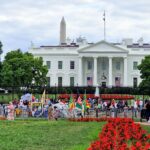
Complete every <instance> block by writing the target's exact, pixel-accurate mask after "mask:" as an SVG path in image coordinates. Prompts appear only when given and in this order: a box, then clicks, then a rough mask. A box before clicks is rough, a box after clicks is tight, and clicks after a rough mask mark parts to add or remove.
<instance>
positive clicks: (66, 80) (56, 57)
mask: <svg viewBox="0 0 150 150" xmlns="http://www.w3.org/2000/svg"><path fill="white" fill-rule="evenodd" d="M29 52H31V53H33V55H34V56H35V57H43V60H44V63H45V64H46V61H51V69H50V70H49V72H48V74H47V77H50V78H51V79H50V80H51V83H50V85H51V86H55V84H56V86H57V85H58V77H59V76H60V77H63V86H69V85H70V77H75V85H77V84H78V85H79V83H80V78H82V79H81V80H82V85H85V86H86V85H87V77H88V76H91V77H93V78H94V66H93V65H94V58H93V57H98V59H97V81H98V85H101V82H102V79H101V76H102V75H103V73H104V74H105V76H106V77H107V79H106V80H105V81H106V82H107V85H109V83H108V82H109V74H108V72H109V71H108V69H109V59H108V58H109V57H112V84H113V85H115V77H120V78H121V85H122V86H123V85H124V57H127V86H133V78H134V77H137V78H138V84H139V83H140V82H141V78H140V72H139V70H133V62H134V61H137V62H138V64H140V63H141V60H142V59H143V58H144V56H145V55H149V54H150V50H149V51H148V50H147V51H145V50H143V49H141V50H139V51H133V50H132V49H128V48H125V49H124V48H123V47H120V46H114V45H112V44H109V43H107V42H105V41H102V42H98V43H96V44H95V45H94V44H93V45H90V46H87V47H84V48H82V47H81V48H78V47H74V48H72V47H66V48H65V47H62V48H60V47H58V48H57V47H54V48H52V47H50V48H44V47H42V48H31V49H30V50H29ZM79 58H82V76H81V73H79ZM102 58H105V60H106V70H102V65H101V63H102ZM87 60H91V61H92V63H93V64H92V70H88V69H87ZM118 60H119V61H120V63H121V64H120V65H121V66H120V70H116V62H117V61H118ZM58 61H63V69H58ZM70 61H75V69H74V70H71V69H70ZM93 80H94V79H93Z"/></svg>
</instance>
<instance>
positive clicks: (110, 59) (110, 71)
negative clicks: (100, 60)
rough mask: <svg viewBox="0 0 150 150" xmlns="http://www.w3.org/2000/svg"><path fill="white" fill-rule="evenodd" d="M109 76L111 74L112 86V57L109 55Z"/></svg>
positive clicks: (110, 81) (110, 82)
mask: <svg viewBox="0 0 150 150" xmlns="http://www.w3.org/2000/svg"><path fill="white" fill-rule="evenodd" d="M108 76H109V83H108V85H109V86H112V57H109V71H108Z"/></svg>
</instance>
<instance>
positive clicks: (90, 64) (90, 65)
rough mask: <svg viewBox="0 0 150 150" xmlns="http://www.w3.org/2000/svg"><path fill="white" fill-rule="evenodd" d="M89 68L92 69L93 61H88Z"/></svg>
mask: <svg viewBox="0 0 150 150" xmlns="http://www.w3.org/2000/svg"><path fill="white" fill-rule="evenodd" d="M87 69H88V70H91V69H92V61H88V62H87Z"/></svg>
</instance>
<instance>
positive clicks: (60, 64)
mask: <svg viewBox="0 0 150 150" xmlns="http://www.w3.org/2000/svg"><path fill="white" fill-rule="evenodd" d="M62 65H63V63H62V61H58V69H62Z"/></svg>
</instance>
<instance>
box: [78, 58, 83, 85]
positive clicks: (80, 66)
mask: <svg viewBox="0 0 150 150" xmlns="http://www.w3.org/2000/svg"><path fill="white" fill-rule="evenodd" d="M82 73H83V70H82V57H79V69H78V85H79V86H82V83H83V82H82V80H83V77H82Z"/></svg>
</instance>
